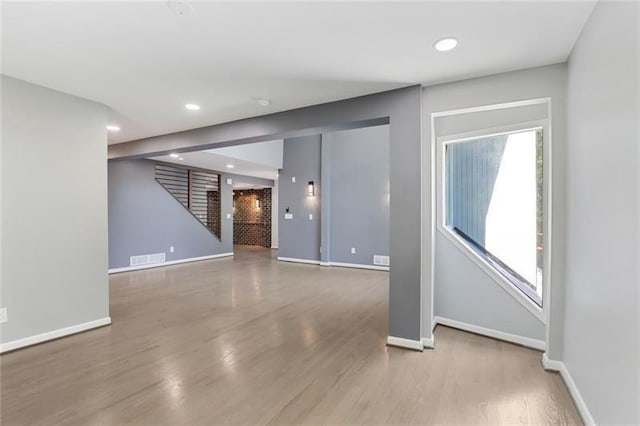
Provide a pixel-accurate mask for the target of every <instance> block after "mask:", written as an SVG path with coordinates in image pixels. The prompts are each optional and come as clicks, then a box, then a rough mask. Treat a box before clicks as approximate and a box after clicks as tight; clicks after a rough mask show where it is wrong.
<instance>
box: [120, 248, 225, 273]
mask: <svg viewBox="0 0 640 426" xmlns="http://www.w3.org/2000/svg"><path fill="white" fill-rule="evenodd" d="M229 256H233V252H230V253H220V254H212V255H210V256H200V257H190V258H188V259H178V260H170V261H168V262H162V263H152V264H149V265H140V266H125V267H123V268H112V269H109V273H110V274H117V273H119V272H129V271H137V270H140V269H149V268H158V267H160V266H169V265H177V264H179V263H189V262H198V261H200V260H209V259H217V258H219V257H229Z"/></svg>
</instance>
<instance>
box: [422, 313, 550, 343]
mask: <svg viewBox="0 0 640 426" xmlns="http://www.w3.org/2000/svg"><path fill="white" fill-rule="evenodd" d="M434 319H435V322H436V323H437V324H442V325H446V326H448V327H453V328H458V329H460V330H464V331H469V332H471V333H476V334H481V335H483V336H487V337H492V338H494V339H498V340H504V341H505V342H509V343H516V344H518V345H522V346H526V347H528V348H532V349H537V350H539V351H544V350H545V349H546V346H547V345H546V343H545V342H544V341H543V340H537V339H532V338H530V337H524V336H518V335H517V334H511V333H507V332H504V331H499V330H494V329H492V328H485V327H481V326H479V325H473V324H468V323H466V322H462V321H456V320H452V319H448V318H442V317H435V318H434Z"/></svg>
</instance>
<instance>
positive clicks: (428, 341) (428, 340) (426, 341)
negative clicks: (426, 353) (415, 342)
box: [422, 334, 435, 349]
mask: <svg viewBox="0 0 640 426" xmlns="http://www.w3.org/2000/svg"><path fill="white" fill-rule="evenodd" d="M422 346H424V347H425V348H427V349H433V348H435V340H434V339H433V334H432V335H431V337H423V338H422Z"/></svg>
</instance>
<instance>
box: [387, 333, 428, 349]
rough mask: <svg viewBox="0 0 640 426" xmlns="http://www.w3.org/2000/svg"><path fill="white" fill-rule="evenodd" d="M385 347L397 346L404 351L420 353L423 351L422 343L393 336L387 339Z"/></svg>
mask: <svg viewBox="0 0 640 426" xmlns="http://www.w3.org/2000/svg"><path fill="white" fill-rule="evenodd" d="M387 345H389V346H397V347H399V348H404V349H413V350H414V351H420V352H422V350H423V349H424V346H423V344H422V341H420V340H411V339H405V338H402V337H393V336H389V337H387Z"/></svg>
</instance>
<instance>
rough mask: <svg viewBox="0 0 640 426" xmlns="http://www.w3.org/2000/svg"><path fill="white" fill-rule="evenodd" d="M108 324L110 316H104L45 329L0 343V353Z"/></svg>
mask: <svg viewBox="0 0 640 426" xmlns="http://www.w3.org/2000/svg"><path fill="white" fill-rule="evenodd" d="M109 324H111V317H104V318H100V319H97V320H94V321H89V322H84V323H82V324H76V325H72V326H71V327H65V328H59V329H57V330H53V331H47V332H46V333H41V334H36V335H35V336H29V337H25V338H22V339H18V340H12V341H11V342H7V343H2V344H0V353H5V352H9V351H14V350H16V349H20V348H24V347H27V346H32V345H36V344H38V343H42V342H46V341H48V340H53V339H59V338H60V337H65V336H70V335H72V334H76V333H80V332H82V331H87V330H91V329H92V328H98V327H104V326H105V325H109Z"/></svg>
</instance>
